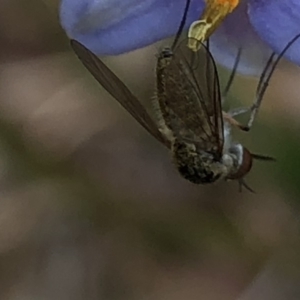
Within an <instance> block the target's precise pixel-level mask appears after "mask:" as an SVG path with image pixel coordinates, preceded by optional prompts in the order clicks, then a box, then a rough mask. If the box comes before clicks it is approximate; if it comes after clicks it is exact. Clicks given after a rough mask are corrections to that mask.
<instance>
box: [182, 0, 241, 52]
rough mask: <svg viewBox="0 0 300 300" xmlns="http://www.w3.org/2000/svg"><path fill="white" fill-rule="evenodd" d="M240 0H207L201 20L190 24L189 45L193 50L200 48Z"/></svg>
mask: <svg viewBox="0 0 300 300" xmlns="http://www.w3.org/2000/svg"><path fill="white" fill-rule="evenodd" d="M239 2H240V1H239V0H206V5H205V8H204V11H203V13H202V15H201V17H200V20H197V21H195V22H193V23H192V24H191V25H190V28H189V33H188V36H189V37H190V39H189V44H188V46H189V47H190V49H192V50H193V51H197V50H199V46H201V44H200V43H199V42H204V41H205V40H207V38H209V36H210V35H211V34H212V33H213V32H214V31H215V30H216V29H217V28H218V26H219V25H220V23H221V22H222V21H223V20H224V18H225V17H226V16H227V15H228V14H230V13H231V12H232V11H233V10H234V9H235V8H236V7H237V6H238V5H239Z"/></svg>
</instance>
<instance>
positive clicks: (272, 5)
mask: <svg viewBox="0 0 300 300" xmlns="http://www.w3.org/2000/svg"><path fill="white" fill-rule="evenodd" d="M248 6H249V10H248V14H249V18H250V21H251V24H252V26H253V27H254V28H255V30H256V32H257V33H258V34H259V35H260V36H261V38H262V39H263V40H264V41H265V42H266V43H267V44H268V45H270V47H271V48H272V49H273V50H274V51H276V52H277V53H280V52H281V51H282V49H283V48H284V47H285V46H286V45H287V43H288V42H289V41H291V40H292V39H293V38H294V37H295V36H296V35H297V34H299V33H300V1H299V0H249V4H248ZM284 56H285V57H286V58H288V59H289V60H291V61H293V62H295V63H297V64H300V39H299V40H297V41H296V42H295V43H294V44H293V45H292V46H291V48H290V49H289V50H288V52H287V53H286V54H285V55H284Z"/></svg>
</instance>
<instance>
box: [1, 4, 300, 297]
mask: <svg viewBox="0 0 300 300" xmlns="http://www.w3.org/2000/svg"><path fill="white" fill-rule="evenodd" d="M57 11H58V1H51V0H45V1H38V0H32V1H27V2H26V4H25V2H24V1H21V0H9V1H3V3H2V5H1V10H0V40H1V48H0V109H1V110H0V187H1V188H0V224H1V226H0V286H1V289H0V299H122V300H123V299H222V300H224V299H236V298H240V299H299V298H300V288H299V284H298V282H299V278H300V274H299V266H300V260H299V258H300V256H299V253H300V251H299V250H300V244H299V238H298V235H299V224H298V213H299V201H298V199H299V197H300V187H299V180H298V178H299V169H300V168H299V161H300V151H299V149H300V140H299V116H300V102H299V99H298V94H299V91H300V89H299V84H298V81H299V79H300V76H299V70H298V69H297V68H296V67H295V66H291V65H288V64H286V63H285V64H284V63H283V64H281V66H280V68H279V69H278V71H277V73H276V75H275V76H274V78H273V79H272V82H271V83H270V87H269V90H268V93H267V95H266V98H265V100H264V103H263V106H262V109H261V111H260V114H259V118H258V122H257V123H256V124H255V126H254V128H253V130H251V132H249V133H238V132H235V136H236V138H239V139H240V140H242V141H243V142H244V144H245V145H246V146H247V147H248V148H249V149H250V150H251V151H253V152H255V153H261V154H267V155H271V156H275V157H276V158H277V162H276V163H266V162H255V165H254V167H253V170H252V172H251V173H250V175H249V176H247V182H248V184H249V185H251V187H253V188H254V190H255V191H256V192H257V193H256V194H251V193H249V192H247V191H244V192H243V193H239V192H238V185H237V183H235V182H223V183H218V184H215V185H212V186H195V185H192V184H190V183H189V182H186V181H185V180H183V179H182V178H181V177H180V176H179V175H178V174H177V171H176V170H175V169H174V167H173V165H172V163H171V159H170V155H169V153H168V152H167V151H166V149H164V148H163V147H162V146H161V145H160V144H159V143H158V142H156V141H155V140H153V138H152V137H151V136H149V134H147V133H146V132H145V131H144V130H143V129H142V128H140V127H139V126H138V125H137V123H136V122H135V121H134V120H132V118H131V117H130V116H129V115H128V114H127V113H126V112H124V110H123V109H122V108H121V107H120V106H119V105H118V104H117V103H116V102H115V101H114V100H113V99H111V98H110V97H109V96H108V95H107V94H106V93H105V92H104V91H103V90H102V89H101V88H100V87H99V86H98V84H97V83H95V81H94V80H93V78H92V77H91V76H90V75H89V74H88V72H87V71H86V70H85V69H84V67H83V66H82V65H81V64H80V62H79V61H78V60H77V58H76V57H75V55H74V53H72V51H71V50H70V48H69V46H68V40H67V37H66V36H65V35H64V33H63V31H62V30H61V28H60V26H59V21H58V13H57ZM157 48H158V47H157V46H152V47H148V48H146V49H142V50H139V51H135V52H133V53H129V54H126V55H122V56H119V57H114V58H106V59H105V61H106V62H107V63H108V64H109V66H111V67H112V68H113V69H114V70H115V72H116V73H117V74H118V75H119V76H120V77H121V78H125V79H126V83H127V84H128V85H129V86H130V87H131V89H132V90H133V91H134V93H135V94H137V95H138V96H139V97H140V98H141V99H143V103H144V104H145V106H147V107H150V106H151V103H150V102H151V101H150V99H151V96H152V94H153V90H152V89H153V85H151V84H149V83H150V82H153V83H154V80H153V74H154V61H155V53H156V51H157ZM136 62H138V63H136ZM226 76H228V73H227V72H225V71H224V70H223V72H222V76H221V77H222V80H223V79H225V78H226ZM256 83H257V80H254V79H250V78H242V77H239V78H238V79H237V81H236V82H235V86H234V88H233V90H232V93H231V99H229V100H228V103H227V104H229V105H230V106H234V105H241V104H243V105H247V104H249V103H250V102H251V98H252V95H254V91H255V85H256ZM245 95H247V97H245Z"/></svg>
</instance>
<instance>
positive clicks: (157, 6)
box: [60, 0, 204, 55]
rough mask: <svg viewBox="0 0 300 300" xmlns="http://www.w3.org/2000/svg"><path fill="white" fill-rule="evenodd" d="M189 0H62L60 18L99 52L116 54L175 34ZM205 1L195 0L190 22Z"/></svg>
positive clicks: (82, 41)
mask: <svg viewBox="0 0 300 300" xmlns="http://www.w3.org/2000/svg"><path fill="white" fill-rule="evenodd" d="M185 4H186V1H179V0H143V1H141V0H62V1H61V7H60V19H61V24H62V27H63V28H64V29H65V30H66V32H67V34H68V35H69V36H70V37H72V38H74V39H77V40H78V41H80V42H81V43H83V44H84V45H85V46H87V47H88V48H89V49H90V50H92V51H93V52H95V53H96V54H102V55H115V54H120V53H124V52H128V51H131V50H134V49H138V48H142V47H145V46H147V45H150V44H152V43H154V42H156V41H159V40H161V39H163V38H167V37H169V36H171V35H173V34H174V33H175V32H176V30H177V28H178V26H179V24H180V21H181V19H182V15H183V11H184V7H185ZM203 7H204V1H203V0H192V1H191V6H190V10H189V13H188V17H187V24H190V23H191V22H192V21H194V20H196V19H197V18H199V16H200V13H201V11H202V9H203Z"/></svg>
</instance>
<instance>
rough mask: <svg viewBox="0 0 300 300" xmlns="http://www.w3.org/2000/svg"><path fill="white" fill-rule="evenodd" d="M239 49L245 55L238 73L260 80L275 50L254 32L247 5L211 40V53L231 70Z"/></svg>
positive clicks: (226, 22)
mask: <svg viewBox="0 0 300 300" xmlns="http://www.w3.org/2000/svg"><path fill="white" fill-rule="evenodd" d="M271 1H272V0H271ZM239 48H241V49H242V55H241V59H240V62H239V66H238V71H239V72H241V73H243V74H247V75H256V76H259V75H260V74H261V71H262V68H263V67H264V66H265V64H266V62H267V60H268V58H269V56H270V55H271V53H272V50H271V49H270V47H269V46H268V45H267V44H266V43H264V42H263V41H262V40H261V39H260V37H259V36H258V34H257V33H256V32H255V31H254V29H253V28H252V26H251V24H250V21H249V18H248V14H247V3H246V2H245V1H243V2H242V3H241V4H240V5H239V6H238V7H237V8H236V9H235V11H234V12H232V13H231V14H230V15H228V16H227V18H226V19H225V20H224V21H223V23H222V24H221V26H220V27H219V28H218V29H217V30H216V32H215V33H214V34H213V36H212V37H211V52H212V54H213V56H214V58H215V59H216V61H217V62H218V63H219V64H221V65H223V66H225V67H227V68H229V69H232V67H233V65H234V62H235V59H236V56H237V53H238V49H239Z"/></svg>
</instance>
